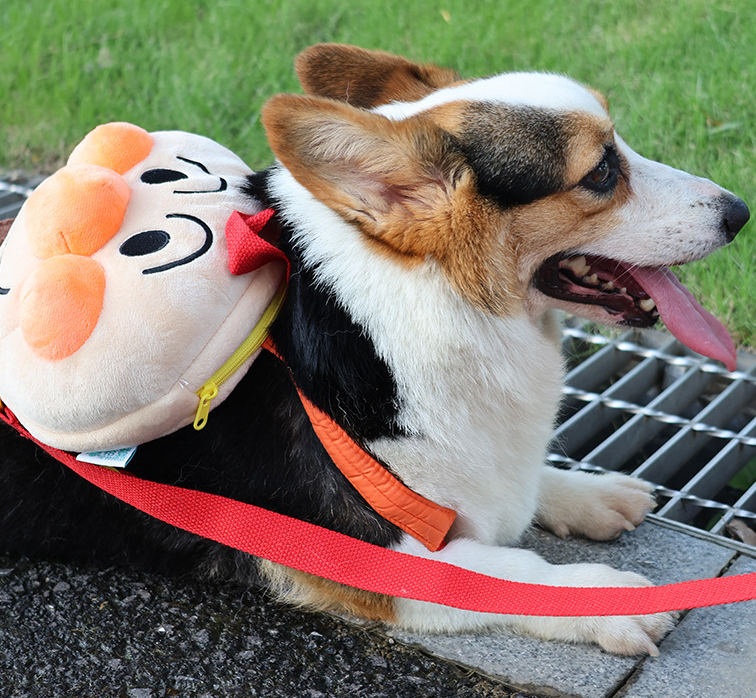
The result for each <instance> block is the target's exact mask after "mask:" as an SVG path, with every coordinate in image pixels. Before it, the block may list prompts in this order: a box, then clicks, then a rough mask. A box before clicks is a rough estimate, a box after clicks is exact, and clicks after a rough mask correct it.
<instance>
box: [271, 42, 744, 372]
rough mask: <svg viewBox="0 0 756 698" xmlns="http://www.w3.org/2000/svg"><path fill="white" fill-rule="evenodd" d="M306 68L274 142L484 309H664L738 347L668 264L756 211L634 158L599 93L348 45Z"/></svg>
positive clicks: (326, 196) (644, 320)
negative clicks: (467, 71)
mask: <svg viewBox="0 0 756 698" xmlns="http://www.w3.org/2000/svg"><path fill="white" fill-rule="evenodd" d="M297 72H298V74H299V77H300V80H301V82H302V84H303V86H304V88H305V90H306V91H307V92H308V93H310V94H309V95H308V96H295V95H278V96H276V97H274V98H273V99H271V100H270V102H269V103H268V104H267V105H266V107H265V109H264V112H263V122H264V125H265V128H266V130H267V133H268V137H269V140H270V143H271V147H272V148H273V151H274V152H275V154H276V155H277V156H278V158H279V159H280V160H281V162H282V163H283V164H284V165H285V166H286V167H287V169H289V170H290V172H291V173H292V174H293V176H294V177H295V178H296V179H297V180H298V181H299V183H300V184H302V185H303V186H304V187H306V188H307V189H308V190H309V191H310V192H311V193H312V194H313V195H314V196H315V197H316V198H317V199H319V200H320V201H321V202H323V203H324V204H326V205H327V206H329V207H330V208H331V209H333V210H335V211H336V212H338V213H339V214H340V215H341V216H342V217H344V218H345V219H346V220H348V221H349V222H351V223H353V224H355V225H356V226H357V227H358V228H359V229H360V230H361V231H362V232H363V233H364V234H365V235H366V236H368V238H369V239H370V240H371V241H372V242H374V244H375V245H376V246H377V247H379V248H380V249H381V250H383V251H384V252H385V254H389V255H393V256H395V257H396V258H397V259H398V260H401V261H402V262H403V263H406V264H413V263H421V262H427V261H428V260H429V259H430V260H433V261H434V262H435V263H436V264H438V265H439V266H440V267H441V268H442V269H443V271H444V273H445V275H446V277H447V278H448V280H449V282H450V283H451V285H452V286H453V287H454V289H455V290H456V292H457V293H458V294H459V295H460V296H462V297H463V298H465V299H466V300H467V301H468V302H469V303H471V304H472V305H474V306H476V307H478V308H480V309H483V310H485V311H487V312H491V313H495V314H498V315H513V314H517V313H522V312H525V313H529V314H531V315H533V316H537V315H538V314H540V313H542V312H543V311H544V310H546V309H547V308H549V307H559V308H562V309H564V310H567V311H569V312H572V313H575V314H578V315H581V316H583V317H587V318H589V319H592V320H596V321H599V322H603V323H605V324H610V325H629V326H636V327H646V326H650V325H652V324H654V323H655V322H656V321H657V320H658V318H659V315H660V314H661V315H662V316H663V319H664V320H665V322H666V323H667V325H668V326H669V328H670V329H671V330H672V331H673V332H674V333H675V334H677V335H678V337H680V338H681V339H682V340H683V341H685V342H686V343H688V344H689V345H690V346H691V347H692V348H694V349H696V350H697V351H699V352H702V353H707V354H708V355H710V356H714V357H715V358H719V359H722V360H728V357H729V358H731V357H732V354H733V348H732V343H731V340H729V337H728V336H727V335H726V332H724V330H723V329H721V328H720V326H719V325H718V323H716V321H713V318H711V316H709V315H708V313H706V311H704V310H703V309H702V308H701V307H700V306H698V304H697V303H695V301H694V300H692V297H690V294H688V293H687V292H686V291H685V289H684V288H683V287H682V286H681V285H680V284H679V282H677V281H676V279H674V277H673V276H672V275H671V273H670V272H668V270H667V267H668V266H670V265H676V264H683V263H686V262H690V261H693V260H697V259H701V258H702V257H705V256H706V255H707V254H709V253H710V252H712V251H714V250H716V249H717V248H719V247H721V246H723V245H725V244H727V243H728V242H730V241H731V240H732V239H733V237H734V236H735V235H736V233H737V232H738V231H739V230H740V229H741V228H742V226H743V225H744V224H745V222H746V221H747V220H748V215H749V214H748V208H747V207H746V205H745V204H744V203H743V202H742V201H741V200H740V199H738V198H737V197H735V196H734V195H732V194H730V193H729V192H727V191H725V190H724V189H722V188H720V187H718V186H717V185H715V184H713V183H712V182H710V181H708V180H704V179H700V178H697V177H693V176H691V175H689V174H686V173H684V172H681V171H678V170H675V169H672V168H670V167H667V166H665V165H662V164H659V163H656V162H652V161H650V160H647V159H645V158H643V157H641V156H639V155H638V154H636V153H635V152H634V151H633V150H631V149H630V148H629V147H628V146H627V144H625V143H624V141H622V139H621V138H620V137H619V136H618V135H617V134H616V133H615V131H614V125H613V123H612V120H611V118H610V116H609V113H608V105H607V101H606V99H605V98H604V97H603V96H601V95H600V94H598V93H597V92H595V91H593V90H591V89H588V88H586V87H584V86H582V85H580V84H578V83H576V82H574V81H572V80H570V79H568V78H565V77H562V76H558V75H551V74H540V73H512V74H503V75H498V76H494V77H491V78H485V79H480V80H473V81H460V80H459V79H458V78H457V76H456V75H455V74H454V73H453V72H451V71H448V70H445V69H442V68H437V67H435V66H432V65H424V66H421V65H416V64H414V63H411V62H410V61H407V60H406V59H403V58H400V57H397V56H392V55H389V54H385V53H379V52H370V51H365V50H362V49H358V48H355V47H349V46H338V45H333V44H325V45H320V46H315V47H313V48H311V49H308V50H307V51H305V52H304V53H303V54H301V55H300V57H299V58H298V59H297ZM714 323H716V324H714ZM728 342H729V344H728ZM710 345H711V346H710Z"/></svg>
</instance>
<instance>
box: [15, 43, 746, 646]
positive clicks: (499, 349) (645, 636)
mask: <svg viewBox="0 0 756 698" xmlns="http://www.w3.org/2000/svg"><path fill="white" fill-rule="evenodd" d="M296 68H297V73H298V76H299V78H300V81H301V83H302V86H303V87H304V89H305V92H306V94H305V95H277V96H275V97H273V98H272V99H271V100H270V101H269V102H268V103H267V104H266V106H265V108H264V110H263V115H262V121H263V125H264V127H265V130H266V133H267V137H268V140H269V143H270V146H271V149H272V151H273V153H274V154H275V156H276V158H277V161H276V163H275V164H273V165H272V166H271V167H269V168H268V169H266V170H264V171H262V172H258V173H256V174H254V175H252V176H250V177H249V179H248V181H247V183H246V193H247V195H248V196H249V197H252V198H253V199H255V200H257V201H259V202H260V203H261V205H263V206H269V207H272V208H273V209H274V210H275V211H276V216H275V217H274V219H273V220H274V221H275V222H276V225H277V230H276V244H277V245H278V246H279V247H280V249H282V250H283V251H284V252H285V253H286V255H287V257H288V259H289V261H290V263H291V278H290V284H289V289H288V295H287V299H286V302H285V304H284V307H283V309H282V311H281V314H280V315H279V317H278V318H277V320H276V321H275V323H274V324H273V326H272V328H271V338H272V340H273V342H274V343H275V346H276V347H277V350H278V352H279V353H280V355H281V356H282V357H283V359H284V360H285V363H284V362H282V361H280V360H279V359H278V358H276V357H275V356H273V355H272V354H267V353H263V354H262V355H261V356H260V357H259V358H258V359H257V360H256V361H255V363H254V364H253V365H252V367H251V368H250V370H249V371H248V373H247V374H246V376H245V377H244V378H243V379H242V380H241V381H240V383H239V385H238V386H237V387H236V389H235V390H234V391H233V392H232V393H231V395H230V396H229V397H228V398H227V399H226V401H225V402H224V403H223V404H222V405H220V406H219V407H217V408H216V410H215V411H214V412H213V419H212V422H211V425H209V426H208V427H207V429H205V430H204V431H202V432H196V431H192V430H190V429H188V428H185V429H181V430H179V431H177V432H175V433H173V434H171V435H169V436H164V437H162V438H160V439H157V440H155V441H152V442H149V443H146V444H143V445H142V446H140V447H139V449H138V451H137V455H136V456H135V458H134V460H133V461H132V463H131V465H130V466H129V469H130V471H131V472H133V473H134V474H135V475H137V476H140V477H144V478H146V479H150V480H155V481H158V482H165V483H170V484H177V485H180V486H182V487H187V488H190V489H198V490H203V491H206V492H211V493H214V494H219V495H224V496H228V497H232V498H234V499H239V500H242V501H246V502H249V503H252V504H256V505H259V506H262V507H265V508H268V509H271V510H274V511H277V512H280V513H283V514H287V515H290V516H293V517H295V518H298V519H303V520H306V521H309V522H312V523H314V524H318V525H321V526H324V527H326V528H330V529H333V530H336V531H339V532H341V533H344V534H347V535H349V536H353V537H356V538H359V539H362V540H365V541H368V542H370V543H373V544H376V545H380V546H384V547H388V548H392V549H394V550H398V551H402V552H405V553H410V554H413V555H416V556H422V557H431V558H434V559H437V560H441V561H444V562H448V563H451V564H454V565H457V566H460V567H463V568H467V569H471V570H475V571H478V572H482V573H485V574H488V575H492V576H495V577H499V578H504V579H511V580H515V581H521V582H534V583H539V584H548V585H559V586H639V585H647V584H650V582H649V581H648V580H646V579H645V578H643V577H641V576H639V575H637V574H634V573H630V572H624V571H618V570H615V569H612V568H610V567H607V566H604V565H597V564H582V563H581V564H570V565H551V564H549V563H547V562H546V561H545V560H543V559H542V558H540V557H539V556H537V555H536V554H535V553H533V552H530V551H527V550H523V549H518V548H517V547H514V546H516V545H517V542H518V540H519V539H520V537H521V536H522V534H523V533H524V532H525V531H526V530H527V529H528V528H529V527H530V526H532V525H533V524H534V523H537V524H538V525H540V526H543V527H544V528H547V529H549V530H551V531H553V532H554V533H556V534H557V535H559V536H562V537H564V536H568V535H577V536H586V537H589V538H594V539H599V540H606V539H611V538H614V537H616V536H618V535H620V534H621V533H622V532H624V531H630V530H632V529H633V528H634V527H635V526H637V525H638V524H640V523H641V522H642V521H643V519H644V517H645V515H646V514H647V513H648V512H649V511H651V510H652V508H653V507H654V499H653V497H652V496H651V491H652V490H651V487H650V486H649V485H647V484H646V483H643V482H641V481H639V480H636V479H633V478H630V477H627V476H624V475H621V474H604V475H595V474H588V473H583V472H572V471H563V470H558V469H555V468H552V467H549V466H546V465H545V464H544V456H545V452H546V449H547V446H548V443H549V440H550V438H551V435H552V430H553V425H554V420H555V415H556V413H557V410H558V407H559V402H560V386H561V380H562V375H563V367H562V359H561V357H560V350H559V314H558V312H557V311H559V310H564V311H568V312H570V313H574V314H576V315H579V316H582V317H585V318H588V319H590V320H593V321H598V322H602V323H604V324H607V325H610V326H632V327H648V326H651V325H653V324H655V323H656V322H657V321H658V319H659V316H660V314H661V315H662V317H663V318H664V319H665V321H666V322H667V324H668V325H671V329H672V331H673V332H675V333H676V334H678V336H680V335H683V336H685V337H686V339H688V340H689V343H690V344H691V346H692V347H693V348H695V349H698V350H705V351H708V352H709V355H713V356H714V358H722V359H723V360H725V361H728V360H729V359H730V358H731V355H732V347H731V346H728V345H727V339H726V337H724V336H723V335H722V331H721V330H720V329H719V328H718V326H716V325H715V323H713V321H711V320H710V318H709V317H708V316H707V315H705V311H703V310H702V309H701V308H700V307H699V306H697V304H695V302H694V301H692V300H691V299H689V298H688V297H687V295H685V293H684V291H683V290H682V288H681V287H680V286H679V284H677V283H676V282H675V281H673V280H672V279H671V278H670V276H669V273H668V272H667V270H666V268H667V267H668V266H670V265H677V264H683V263H687V262H692V261H695V260H698V259H701V258H703V257H705V256H706V255H708V254H709V253H711V252H713V251H714V250H716V249H718V248H720V247H722V246H723V245H725V244H727V243H728V242H730V241H731V240H732V239H733V238H734V237H735V235H736V234H737V232H738V231H739V230H740V229H741V228H742V227H743V225H744V224H745V223H746V222H747V220H748V216H749V213H748V208H747V207H746V205H745V204H744V203H743V202H742V201H741V200H740V199H739V198H737V197H736V196H734V195H733V194H731V193H729V192H727V191H725V190H724V189H722V188H720V187H719V186H717V185H715V184H713V183H712V182H710V181H708V180H704V179H700V178H697V177H694V176H692V175H689V174H686V173H683V172H680V171H678V170H674V169H672V168H670V167H667V166H665V165H662V164H659V163H655V162H651V161H649V160H646V159H644V158H642V157H641V156H639V155H638V154H636V153H635V152H633V151H632V150H631V149H630V148H629V147H628V146H627V145H626V144H625V142H624V141H622V139H621V138H620V137H619V136H618V135H617V134H616V133H615V131H614V126H613V123H612V121H611V118H610V116H609V113H608V105H607V102H606V100H605V98H604V97H603V96H602V95H600V94H599V93H597V92H595V91H593V90H591V89H588V88H586V87H583V86H581V85H580V84H578V83H576V82H574V81H572V80H570V79H568V78H565V77H561V76H557V75H550V74H518V73H514V74H502V75H498V76H494V77H491V78H484V79H479V80H462V79H460V78H459V77H458V76H457V75H456V74H455V73H454V72H452V71H450V70H447V69H443V68H439V67H437V66H434V65H418V64H415V63H412V62H410V61H408V60H406V59H404V58H401V57H398V56H393V55H390V54H386V53H381V52H371V51H365V50H363V49H359V48H356V47H351V46H340V45H333V44H324V45H319V46H315V47H312V48H310V49H308V50H306V51H305V52H304V53H302V54H301V55H300V56H299V57H298V59H297V62H296ZM676 293H677V294H678V295H677V296H676V295H675V294H676ZM655 296H656V297H655ZM673 297H674V298H677V300H678V301H679V299H680V298H681V297H684V298H686V299H687V300H685V301H684V302H683V301H680V302H678V303H677V304H676V305H675V304H674V303H673V301H672V300H671V299H673ZM672 305H674V311H673V310H670V309H669V308H670V306H672ZM689 321H690V322H692V323H693V324H694V325H695V327H697V328H699V329H700V331H697V332H695V333H694V332H692V331H690V330H689V329H686V327H687V324H688V322H689ZM701 328H703V329H701ZM292 378H293V379H294V380H293V381H292ZM295 383H296V386H297V387H299V389H300V390H301V391H302V393H303V394H304V395H305V396H307V398H308V399H309V400H310V401H311V402H312V403H314V404H315V405H316V406H318V407H319V408H320V409H321V410H323V411H324V412H326V413H327V414H328V415H330V416H331V417H332V418H333V419H334V420H335V421H336V422H337V423H338V424H339V425H341V427H343V429H345V430H346V431H347V433H348V434H350V436H352V438H353V439H354V440H355V441H356V442H357V443H359V444H360V445H361V446H362V447H363V448H364V449H365V450H367V451H368V452H369V453H371V454H373V455H374V456H375V457H376V458H377V459H378V460H379V461H380V462H381V463H383V464H384V465H385V466H386V468H388V469H389V470H390V471H391V472H392V473H393V474H394V475H395V476H396V477H398V478H399V479H400V480H401V481H402V482H403V483H404V484H405V485H407V486H408V487H409V488H411V489H412V490H414V491H415V492H417V493H419V494H421V495H423V496H424V497H427V498H429V499H431V500H433V501H434V502H436V503H438V504H441V505H443V506H445V507H449V508H451V509H453V510H454V511H455V512H456V514H457V516H456V520H455V522H454V524H453V526H452V528H451V531H450V533H449V537H448V542H447V544H446V545H445V546H444V547H443V548H442V549H440V550H438V551H436V552H430V551H429V550H428V549H426V548H425V547H424V546H423V545H422V544H421V543H420V542H418V541H417V540H415V538H413V537H412V536H410V535H408V534H407V533H404V532H403V531H402V530H400V529H399V528H398V527H397V526H396V525H394V524H393V523H390V522H389V521H387V520H386V519H384V518H383V517H381V516H380V515H379V514H378V513H376V511H374V510H373V509H372V508H371V507H370V506H369V505H368V504H367V503H366V502H365V500H364V499H363V498H362V497H361V496H360V495H359V494H358V493H357V491H356V490H355V489H354V488H353V487H352V486H351V485H350V484H349V482H348V481H347V480H346V479H345V478H344V476H343V475H342V474H341V472H340V471H339V470H338V469H337V468H336V467H335V465H334V463H333V462H332V460H331V459H330V457H329V456H328V454H327V452H326V451H325V450H324V448H323V446H322V444H321V443H320V442H319V441H318V439H317V437H316V436H315V434H314V432H313V429H312V426H311V424H310V421H309V420H308V418H307V415H306V413H305V411H304V408H303V406H302V402H301V400H300V398H299V396H298V394H297V391H296V387H295ZM0 448H2V451H1V452H2V454H3V456H2V467H1V468H0V551H1V552H3V553H5V554H8V555H12V556H19V555H27V556H36V557H45V558H55V559H66V560H76V561H96V562H97V563H98V564H132V565H140V566H142V567H147V568H150V569H154V570H158V571H161V572H165V573H173V574H176V573H179V574H181V573H199V574H203V575H206V576H211V577H214V578H224V579H229V580H234V581H237V582H243V583H245V584H246V583H261V584H264V585H266V586H267V587H268V588H270V589H272V590H274V591H275V593H276V594H277V595H278V596H279V597H280V598H282V599H285V600H287V601H289V602H291V603H295V604H299V605H302V606H306V607H310V608H315V609H321V610H327V611H335V612H341V613H348V614H354V615H357V616H360V617H362V618H366V619H371V620H376V621H381V622H384V623H388V624H393V625H395V626H398V627H401V628H406V629H410V630H414V631H419V632H443V633H457V632H471V631H473V632H474V631H481V630H491V629H496V628H505V627H506V628H511V629H515V630H519V631H524V632H527V633H530V634H531V635H534V636H537V637H540V638H545V639H557V640H563V641H570V642H587V643H596V644H598V645H599V646H601V647H602V648H603V649H605V650H607V651H610V652H615V653H619V654H627V655H635V654H639V653H650V654H657V653H658V650H657V648H656V645H655V643H656V642H657V641H658V640H659V639H660V638H661V637H662V636H663V635H664V634H665V632H667V631H668V630H669V629H670V628H671V626H672V622H673V621H672V617H671V615H670V614H656V615H651V616H637V617H634V616H631V617H597V618H546V617H537V618H536V617H519V616H502V615H494V614H484V613H473V612H468V611H461V610H458V609H454V608H449V607H444V606H437V605H432V604H428V603H424V602H419V601H412V600H407V599H400V598H391V597H388V596H382V595H379V594H375V593H370V592H364V591H360V590H356V589H351V588H348V587H345V586H341V585H338V584H336V583H333V582H330V581H327V580H323V579H319V578H316V577H313V576H311V575H308V574H305V573H302V572H297V571H294V570H291V569H288V568H284V567H282V566H280V565H276V564H273V563H271V562H267V561H264V560H258V559H254V558H252V557H250V556H247V555H245V554H243V553H240V552H238V551H234V550H231V549H228V548H225V547H223V546H221V545H219V544H216V543H213V542H211V541H208V540H204V539H200V538H198V537H196V536H193V535H191V534H189V533H185V532H183V531H180V530H176V529H174V528H172V527H170V526H167V525H165V524H162V523H160V522H158V521H156V520H153V519H151V518H149V517H148V516H146V515H144V514H142V513H141V512H139V511H136V510H134V509H132V508H130V507H128V506H126V505H124V504H122V503H120V502H119V501H116V500H114V499H113V498H110V497H109V496H107V495H105V494H104V493H102V492H100V491H99V490H97V489H95V488H93V487H92V486H90V485H89V484H88V483H86V482H84V481H83V480H81V479H79V478H78V477H77V476H76V475H75V474H73V473H71V472H68V471H67V470H66V469H65V468H64V467H63V466H61V465H59V464H58V463H57V462H55V461H53V460H51V459H50V458H49V457H48V456H46V455H45V454H44V453H43V452H41V451H40V450H39V449H37V448H36V447H35V446H34V445H33V444H32V443H30V442H28V441H25V440H23V439H22V438H20V437H19V436H18V435H17V434H15V433H13V432H11V431H10V430H7V429H5V428H3V430H2V431H1V432H0Z"/></svg>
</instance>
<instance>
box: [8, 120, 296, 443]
mask: <svg viewBox="0 0 756 698" xmlns="http://www.w3.org/2000/svg"><path fill="white" fill-rule="evenodd" d="M250 173H251V170H250V169H249V168H248V167H247V166H246V165H245V164H244V163H243V162H242V161H241V160H240V159H239V158H238V157H237V156H236V155H234V154H233V153H231V152H230V151H229V150H227V149H225V148H223V147H222V146H220V145H218V144H217V143H215V142H214V141H212V140H209V139H207V138H204V137H201V136H197V135H193V134H189V133H184V132H180V131H163V132H156V133H148V132H147V131H145V130H143V129H141V128H139V127H137V126H134V125H131V124H126V123H113V124H106V125H103V126H99V127H98V128H96V129H95V130H94V131H92V132H91V133H90V134H89V135H87V136H86V138H84V140H83V141H82V142H81V143H80V144H79V145H78V146H77V147H76V148H75V150H74V151H73V153H72V154H71V156H70V158H69V160H68V163H67V164H66V166H65V167H63V168H62V169H60V170H58V171H57V172H56V173H55V174H54V175H52V176H51V177H50V178H49V179H47V180H45V182H43V183H42V184H41V185H40V186H39V187H38V189H37V190H36V191H35V192H34V193H33V194H32V195H31V197H30V198H29V199H28V201H27V202H26V203H25V205H24V207H23V208H22V210H21V211H20V213H19V215H18V217H17V218H16V220H15V222H14V223H13V225H12V226H11V228H10V230H9V232H8V235H7V237H6V239H5V241H4V243H3V245H2V247H0V400H2V403H3V404H5V405H7V406H8V407H9V408H10V409H11V410H12V411H13V413H15V415H16V417H17V418H18V419H19V421H20V422H21V423H22V424H23V425H24V426H25V427H26V428H27V430H28V431H29V432H30V433H31V434H32V435H33V436H35V437H36V438H37V439H39V440H40V441H42V442H44V443H45V444H48V445H50V446H54V447H56V448H60V449H65V450H69V451H100V450H109V449H116V448H122V447H129V446H135V445H138V444H140V443H143V442H146V441H149V440H151V439H155V438H157V437H159V436H162V435H165V434H168V433H170V432H172V431H175V430H176V429H179V428H180V427H183V426H185V425H187V424H190V423H192V421H196V425H197V426H200V427H201V426H203V425H204V423H205V421H206V419H207V412H208V410H209V409H210V408H211V407H212V406H215V405H217V404H219V403H220V402H221V401H222V400H223V399H224V398H225V397H226V396H227V395H228V394H229V393H230V391H231V390H232V389H233V387H234V386H235V385H236V384H237V383H238V381H239V380H240V379H241V377H242V376H243V375H244V373H245V371H246V370H247V369H248V368H249V365H250V363H251V362H252V361H253V360H254V358H255V357H256V355H257V353H258V351H259V344H260V342H261V341H262V339H263V338H264V336H265V330H266V327H265V325H267V324H268V323H269V322H270V320H271V318H272V316H273V315H274V314H275V310H276V308H277V307H278V306H279V305H280V303H281V301H282V298H283V291H284V286H285V280H286V279H285V277H286V260H285V258H284V257H283V255H282V254H281V252H280V251H279V250H277V249H276V248H275V247H273V246H272V245H270V244H269V243H267V242H266V241H265V240H264V239H262V238H261V237H260V236H258V235H257V232H258V231H259V230H260V229H261V228H262V227H263V226H264V225H265V223H266V222H267V220H268V218H269V217H270V215H271V214H272V212H271V211H269V210H267V211H261V206H260V205H259V204H258V203H257V202H255V200H253V199H252V198H251V197H249V196H248V195H245V194H244V191H243V188H244V184H245V179H246V177H247V176H248V175H249V174H250ZM266 309H267V310H268V312H267V314H266V312H265V311H266ZM258 323H260V324H258ZM256 327H257V331H256V332H254V330H255V328H256Z"/></svg>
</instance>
